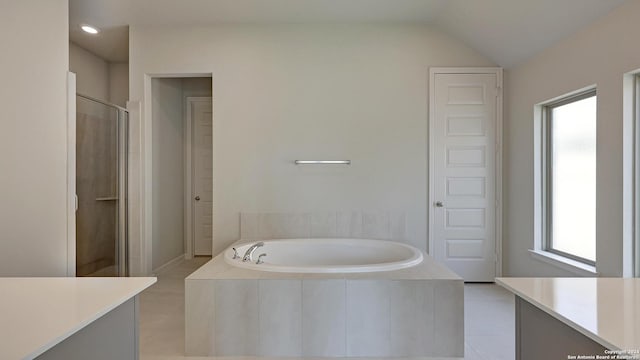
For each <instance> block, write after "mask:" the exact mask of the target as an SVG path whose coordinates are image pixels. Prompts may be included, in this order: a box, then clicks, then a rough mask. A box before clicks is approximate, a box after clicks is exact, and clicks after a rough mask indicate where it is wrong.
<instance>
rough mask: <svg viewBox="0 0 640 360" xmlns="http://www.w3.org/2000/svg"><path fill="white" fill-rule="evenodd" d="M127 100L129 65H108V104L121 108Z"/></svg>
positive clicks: (125, 104)
mask: <svg viewBox="0 0 640 360" xmlns="http://www.w3.org/2000/svg"><path fill="white" fill-rule="evenodd" d="M128 100H129V64H128V63H109V102H110V103H112V104H116V105H118V106H121V107H126V106H127V101H128Z"/></svg>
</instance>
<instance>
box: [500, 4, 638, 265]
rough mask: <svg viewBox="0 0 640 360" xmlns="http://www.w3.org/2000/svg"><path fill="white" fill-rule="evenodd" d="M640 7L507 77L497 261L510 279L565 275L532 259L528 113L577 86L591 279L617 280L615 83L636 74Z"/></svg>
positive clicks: (618, 116) (618, 95) (618, 109)
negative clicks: (585, 99) (589, 176)
mask: <svg viewBox="0 0 640 360" xmlns="http://www.w3.org/2000/svg"><path fill="white" fill-rule="evenodd" d="M639 13H640V2H639V1H629V2H627V3H625V4H623V5H622V6H620V7H619V8H617V9H615V10H614V11H613V12H612V13H611V14H609V15H608V16H606V17H604V18H602V19H600V20H599V21H597V22H595V23H594V24H592V25H590V26H589V27H588V28H586V29H584V30H582V31H580V32H578V33H577V34H575V35H573V36H571V37H569V38H567V39H565V40H563V41H561V42H560V43H558V44H556V45H555V46H553V47H551V48H549V49H547V50H545V51H544V52H542V53H540V54H538V55H537V56H536V57H534V58H532V59H531V60H529V61H528V62H526V63H524V64H522V65H520V66H516V67H515V68H513V69H511V70H509V71H508V72H507V77H506V79H507V81H506V87H505V89H506V91H505V94H506V104H507V106H506V116H505V152H504V153H505V159H504V165H505V171H504V180H505V191H504V193H505V212H504V214H505V218H504V238H505V239H504V261H505V270H506V274H508V275H510V276H543V275H549V276H554V275H555V276H561V275H562V276H566V275H571V274H570V273H567V272H565V271H563V270H560V269H556V268H555V267H553V266H550V265H548V264H546V263H541V262H539V261H537V260H534V259H532V258H531V257H530V256H529V255H528V251H527V250H528V249H531V248H532V247H533V217H534V212H533V176H534V174H533V154H534V153H533V152H534V147H533V130H534V128H533V108H534V105H535V104H537V103H540V102H543V101H545V100H548V99H551V98H554V97H557V96H560V95H563V94H566V93H568V92H571V91H574V90H577V89H580V88H583V87H585V86H589V85H593V84H596V85H597V89H598V129H597V130H598V142H597V204H598V207H597V221H596V227H597V253H596V256H597V264H596V266H597V271H598V272H600V273H601V275H604V276H620V275H622V258H623V254H622V247H623V245H622V243H623V241H622V196H623V194H622V97H623V93H622V88H623V84H622V79H623V74H624V73H625V72H629V71H632V70H634V69H638V68H640V48H639V47H638V46H636V45H635V44H634V43H633V41H632V40H631V39H633V37H634V36H635V34H638V33H639V32H640V22H638V20H637V14H639Z"/></svg>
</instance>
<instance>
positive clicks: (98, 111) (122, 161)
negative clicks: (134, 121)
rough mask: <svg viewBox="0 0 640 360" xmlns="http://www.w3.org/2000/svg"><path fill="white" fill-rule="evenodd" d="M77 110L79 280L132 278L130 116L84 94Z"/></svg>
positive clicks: (77, 243) (77, 240)
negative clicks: (129, 245)
mask: <svg viewBox="0 0 640 360" xmlns="http://www.w3.org/2000/svg"><path fill="white" fill-rule="evenodd" d="M76 109H77V115H76V193H77V196H78V210H77V212H76V275H77V276H127V275H128V269H127V263H128V261H127V196H126V195H127V154H128V149H127V140H128V134H127V129H128V114H127V112H126V111H125V110H124V109H121V108H118V107H116V106H113V105H109V104H106V103H103V102H100V101H97V100H94V99H91V98H88V97H84V96H80V95H78V96H77V101H76Z"/></svg>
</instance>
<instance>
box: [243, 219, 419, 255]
mask: <svg viewBox="0 0 640 360" xmlns="http://www.w3.org/2000/svg"><path fill="white" fill-rule="evenodd" d="M240 237H241V238H242V239H252V240H256V239H292V238H351V239H359V238H365V239H377V240H393V241H400V242H406V243H409V242H408V241H407V219H406V214H405V213H402V212H386V211H379V212H366V211H329V212H308V213H246V212H243V213H241V214H240ZM412 245H414V246H416V245H415V244H412ZM416 247H418V248H420V246H416Z"/></svg>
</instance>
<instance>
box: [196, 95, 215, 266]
mask: <svg viewBox="0 0 640 360" xmlns="http://www.w3.org/2000/svg"><path fill="white" fill-rule="evenodd" d="M192 109H193V111H192V113H191V114H192V115H191V116H192V121H193V122H192V124H193V137H192V139H193V141H192V144H193V145H192V151H193V155H192V164H193V167H192V171H193V175H192V178H193V250H194V255H196V256H197V255H211V249H212V241H213V149H212V145H213V142H212V141H213V127H212V118H213V116H212V112H213V111H212V105H211V100H208V101H195V102H194V103H193V107H192Z"/></svg>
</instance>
